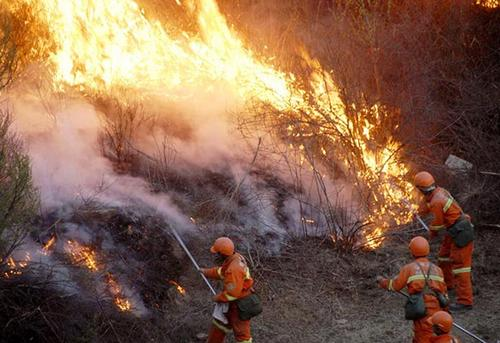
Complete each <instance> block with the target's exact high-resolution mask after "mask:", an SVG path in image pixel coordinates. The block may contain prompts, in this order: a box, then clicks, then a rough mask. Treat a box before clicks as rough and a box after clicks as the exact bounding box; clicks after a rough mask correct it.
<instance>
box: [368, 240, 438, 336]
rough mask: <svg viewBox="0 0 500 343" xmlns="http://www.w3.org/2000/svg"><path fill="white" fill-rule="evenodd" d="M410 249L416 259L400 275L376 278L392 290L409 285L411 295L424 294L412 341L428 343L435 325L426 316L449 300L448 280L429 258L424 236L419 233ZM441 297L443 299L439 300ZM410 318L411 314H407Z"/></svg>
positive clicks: (414, 321) (381, 284) (381, 285)
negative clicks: (391, 277)
mask: <svg viewBox="0 0 500 343" xmlns="http://www.w3.org/2000/svg"><path fill="white" fill-rule="evenodd" d="M409 249H410V252H411V254H412V256H413V258H414V259H415V260H414V261H413V262H411V263H409V264H407V265H405V266H404V267H403V268H401V270H400V272H399V275H398V276H397V277H396V278H394V279H386V278H383V277H381V276H378V277H377V281H378V284H379V287H381V288H384V289H387V290H389V291H396V292H398V291H400V290H401V289H403V288H405V287H407V288H408V294H409V295H410V296H420V295H421V296H422V297H423V301H422V302H421V304H422V306H424V308H423V312H422V313H421V314H420V316H419V317H418V318H411V319H412V320H413V332H414V336H413V343H427V342H429V340H430V338H431V337H432V326H431V325H430V324H429V323H428V322H427V319H428V318H429V317H430V316H431V315H433V314H434V313H436V312H437V311H440V310H441V309H442V307H443V306H446V304H443V303H442V302H444V300H443V299H447V291H446V283H445V282H444V276H443V271H442V270H441V268H439V267H438V266H437V265H435V264H433V263H431V262H430V261H429V260H428V259H427V255H429V250H430V248H429V242H428V241H427V240H426V239H425V238H424V237H421V236H417V237H415V238H413V239H412V240H411V241H410V244H409ZM440 300H441V301H440ZM406 318H407V319H410V318H408V313H406Z"/></svg>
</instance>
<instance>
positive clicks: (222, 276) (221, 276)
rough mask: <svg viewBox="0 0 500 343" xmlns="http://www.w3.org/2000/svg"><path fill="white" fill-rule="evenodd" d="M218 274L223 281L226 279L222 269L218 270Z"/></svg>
mask: <svg viewBox="0 0 500 343" xmlns="http://www.w3.org/2000/svg"><path fill="white" fill-rule="evenodd" d="M217 274H218V275H219V277H220V278H221V279H224V275H222V267H219V268H217Z"/></svg>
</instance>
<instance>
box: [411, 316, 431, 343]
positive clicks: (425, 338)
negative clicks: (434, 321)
mask: <svg viewBox="0 0 500 343" xmlns="http://www.w3.org/2000/svg"><path fill="white" fill-rule="evenodd" d="M430 317H431V315H428V316H425V317H424V318H422V319H419V320H414V321H413V341H412V342H413V343H429V342H430V341H431V337H433V336H434V332H433V331H432V325H431V324H429V323H428V322H427V320H428V319H429V318H430Z"/></svg>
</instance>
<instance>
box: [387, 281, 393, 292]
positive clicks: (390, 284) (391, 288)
mask: <svg viewBox="0 0 500 343" xmlns="http://www.w3.org/2000/svg"><path fill="white" fill-rule="evenodd" d="M387 289H388V290H390V291H393V290H394V288H393V286H392V279H390V280H389V285H388V286H387Z"/></svg>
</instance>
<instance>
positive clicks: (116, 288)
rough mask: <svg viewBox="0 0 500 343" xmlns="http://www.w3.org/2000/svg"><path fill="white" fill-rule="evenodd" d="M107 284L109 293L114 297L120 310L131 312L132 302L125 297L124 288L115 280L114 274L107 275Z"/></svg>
mask: <svg viewBox="0 0 500 343" xmlns="http://www.w3.org/2000/svg"><path fill="white" fill-rule="evenodd" d="M106 282H107V284H108V289H109V292H110V293H111V294H112V295H113V297H114V303H115V305H116V306H117V307H118V309H119V310H120V311H130V310H131V308H132V305H131V304H130V301H129V300H128V299H127V298H125V297H124V296H123V294H122V288H121V287H120V285H119V284H118V282H117V281H116V279H115V278H114V276H113V274H111V273H108V274H107V275H106Z"/></svg>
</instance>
